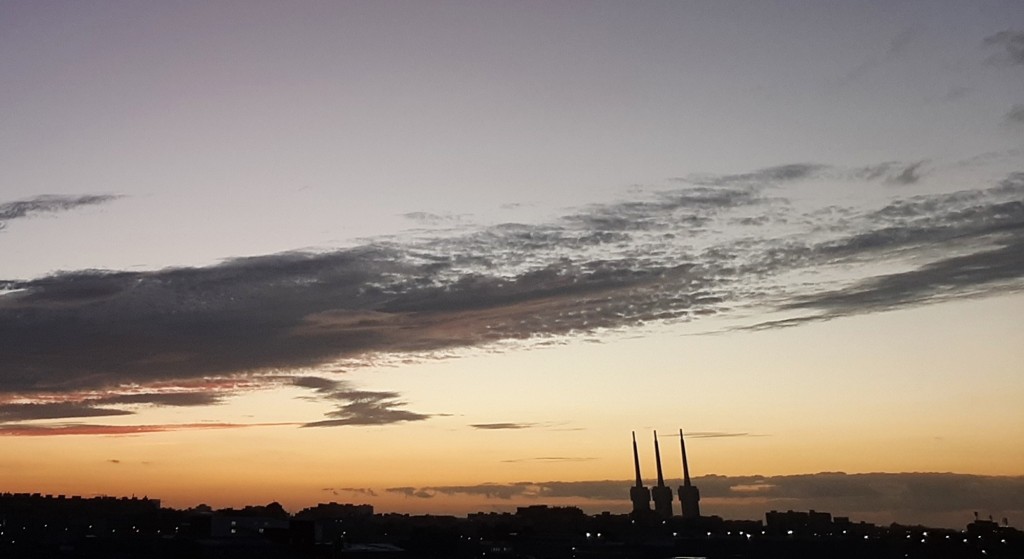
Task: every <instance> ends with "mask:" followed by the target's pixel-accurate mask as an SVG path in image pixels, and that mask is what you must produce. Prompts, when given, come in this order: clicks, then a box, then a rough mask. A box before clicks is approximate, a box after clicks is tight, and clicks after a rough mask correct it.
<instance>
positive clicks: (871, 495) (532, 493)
mask: <svg viewBox="0 0 1024 559" xmlns="http://www.w3.org/2000/svg"><path fill="white" fill-rule="evenodd" d="M693 482H694V484H695V485H697V486H698V487H699V488H700V492H701V498H702V507H701V508H702V509H705V510H707V513H708V514H721V515H723V516H726V517H727V518H757V517H759V516H761V515H762V514H763V513H764V511H766V510H770V509H773V508H774V509H779V510H787V509H796V510H808V509H814V510H827V511H831V512H833V513H835V514H840V515H851V516H853V517H854V519H858V518H861V519H863V518H872V519H874V518H875V516H874V515H878V514H879V513H878V511H886V512H885V513H882V514H886V515H892V516H891V517H890V518H886V520H888V521H893V520H895V519H899V518H903V517H914V518H921V515H930V517H932V518H936V519H938V522H939V525H943V524H945V525H950V526H962V525H963V524H964V523H966V522H967V519H969V518H970V517H971V511H975V510H982V511H989V512H990V513H992V514H997V515H999V516H1017V515H1019V514H1021V513H1024V476H980V475H968V474H950V473H865V474H846V473H842V472H822V473H816V474H800V475H787V476H760V475H752V476H717V475H710V476H699V477H696V478H693ZM666 483H667V484H668V485H670V486H677V485H679V484H681V480H678V479H668V480H666ZM632 484H633V481H632V480H625V479H624V480H598V481H574V482H564V481H553V482H516V483H505V484H497V483H484V484H479V485H452V486H432V487H401V488H394V489H389V490H388V491H390V492H395V493H401V494H404V495H407V496H409V497H416V498H425V499H426V498H434V497H437V496H452V495H463V496H474V497H479V498H482V499H489V500H496V501H513V500H514V501H516V502H529V501H538V502H540V501H552V500H557V499H567V500H572V501H574V502H579V501H584V502H586V501H590V502H593V503H595V506H599V507H601V508H607V507H609V506H611V505H617V506H618V507H619V508H621V509H623V510H625V509H627V508H628V506H629V501H628V498H627V496H628V494H629V493H628V490H629V487H630V486H631V485H632ZM879 519H881V518H879Z"/></svg>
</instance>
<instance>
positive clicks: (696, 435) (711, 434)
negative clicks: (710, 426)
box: [668, 431, 763, 439]
mask: <svg viewBox="0 0 1024 559" xmlns="http://www.w3.org/2000/svg"><path fill="white" fill-rule="evenodd" d="M668 436H670V437H678V436H679V435H678V434H675V435H668ZM683 436H685V437H686V438H688V439H728V438H732V437H761V436H763V435H751V434H750V433H731V432H725V431H694V432H692V433H683Z"/></svg>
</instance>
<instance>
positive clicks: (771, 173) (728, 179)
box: [678, 163, 829, 186]
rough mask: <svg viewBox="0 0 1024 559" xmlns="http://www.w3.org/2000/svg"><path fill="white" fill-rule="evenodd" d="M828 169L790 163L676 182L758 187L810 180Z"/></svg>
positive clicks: (694, 176) (821, 166)
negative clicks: (759, 185)
mask: <svg viewBox="0 0 1024 559" xmlns="http://www.w3.org/2000/svg"><path fill="white" fill-rule="evenodd" d="M828 168H829V166H828V165H822V164H819V163H790V164H787V165H777V166H775V167H765V168H763V169H758V170H756V171H753V172H750V173H741V174H736V175H717V176H716V175H690V176H688V177H686V178H684V179H678V180H683V181H686V182H689V183H692V184H698V185H706V186H727V185H736V184H752V185H758V184H765V183H779V182H788V181H795V180H800V179H806V178H811V177H813V176H815V175H816V174H818V173H820V172H822V171H825V170H827V169H828Z"/></svg>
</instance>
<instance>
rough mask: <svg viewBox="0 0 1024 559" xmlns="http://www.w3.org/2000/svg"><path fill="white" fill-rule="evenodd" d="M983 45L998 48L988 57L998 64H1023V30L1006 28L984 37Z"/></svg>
mask: <svg viewBox="0 0 1024 559" xmlns="http://www.w3.org/2000/svg"><path fill="white" fill-rule="evenodd" d="M984 44H985V46H988V47H992V48H996V49H999V52H998V53H997V54H994V55H992V58H991V59H990V60H991V61H993V62H996V63H999V64H1008V65H1015V66H1019V65H1024V31H1018V30H1016V29H1007V30H1005V31H1000V32H999V33H996V34H994V35H990V36H988V37H986V38H985V41H984Z"/></svg>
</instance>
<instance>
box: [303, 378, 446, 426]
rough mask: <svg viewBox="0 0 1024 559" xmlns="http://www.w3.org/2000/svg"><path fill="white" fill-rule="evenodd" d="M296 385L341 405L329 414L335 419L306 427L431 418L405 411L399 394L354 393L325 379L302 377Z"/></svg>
mask: <svg viewBox="0 0 1024 559" xmlns="http://www.w3.org/2000/svg"><path fill="white" fill-rule="evenodd" d="M293 384H294V385H295V386H301V387H304V388H311V389H313V390H314V391H316V392H317V393H318V394H319V395H320V396H319V398H321V399H323V400H329V401H333V402H339V403H337V404H336V406H337V409H335V410H334V411H332V412H328V413H327V416H328V417H331V418H333V419H325V420H321V421H312V422H309V423H305V424H303V425H302V426H303V427H343V426H351V425H388V424H392V423H404V422H408V421H423V420H424V419H429V418H430V417H431V415H429V414H423V413H417V412H413V411H409V410H406V409H402V408H404V407H405V405H406V403H405V402H403V401H401V400H400V399H399V394H398V393H397V392H389V391H370V390H354V389H352V388H351V387H350V385H349V384H348V383H345V382H341V381H332V380H330V379H326V378H322V377H310V376H306V377H298V378H296V379H294V380H293Z"/></svg>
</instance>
